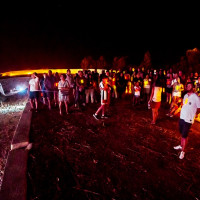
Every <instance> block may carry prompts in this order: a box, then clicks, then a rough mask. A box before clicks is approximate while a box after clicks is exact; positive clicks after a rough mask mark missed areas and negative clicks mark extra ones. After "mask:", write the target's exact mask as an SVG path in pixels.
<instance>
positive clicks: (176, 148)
mask: <svg viewBox="0 0 200 200" xmlns="http://www.w3.org/2000/svg"><path fill="white" fill-rule="evenodd" d="M174 149H175V150H181V149H182V146H181V145H178V146H175V147H174Z"/></svg>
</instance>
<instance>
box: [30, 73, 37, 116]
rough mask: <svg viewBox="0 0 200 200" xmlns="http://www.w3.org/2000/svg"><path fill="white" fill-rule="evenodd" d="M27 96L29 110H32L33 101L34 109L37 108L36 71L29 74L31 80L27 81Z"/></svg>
mask: <svg viewBox="0 0 200 200" xmlns="http://www.w3.org/2000/svg"><path fill="white" fill-rule="evenodd" d="M28 91H29V98H30V103H31V110H34V102H35V109H36V110H35V111H36V112H37V110H38V98H39V78H38V77H37V73H33V74H32V75H31V80H30V81H29V90H28Z"/></svg>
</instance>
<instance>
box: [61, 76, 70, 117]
mask: <svg viewBox="0 0 200 200" xmlns="http://www.w3.org/2000/svg"><path fill="white" fill-rule="evenodd" d="M58 90H59V92H58V101H59V109H60V115H63V113H62V102H64V104H65V109H66V114H68V102H69V90H70V84H69V82H68V81H67V80H66V75H65V74H61V75H60V81H59V82H58Z"/></svg>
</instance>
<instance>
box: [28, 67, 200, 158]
mask: <svg viewBox="0 0 200 200" xmlns="http://www.w3.org/2000/svg"><path fill="white" fill-rule="evenodd" d="M126 94H130V95H132V97H133V98H132V105H133V106H137V105H138V104H141V103H143V104H144V105H145V106H147V107H148V108H149V109H150V108H151V109H152V122H151V124H156V121H157V118H158V111H159V108H160V106H161V101H162V102H163V101H165V102H166V104H169V107H170V108H169V112H168V113H167V115H168V116H169V117H173V116H174V115H178V114H180V119H181V120H180V124H179V127H180V133H181V134H182V139H181V145H179V146H177V147H175V149H181V150H182V151H181V154H180V157H179V158H180V159H182V158H184V154H185V145H186V138H187V136H188V132H189V129H190V126H191V124H192V123H193V121H194V118H195V115H196V111H197V108H200V75H199V74H198V73H197V72H195V73H190V74H189V75H188V74H187V76H186V74H184V73H183V72H182V71H178V72H174V71H173V70H172V69H171V68H170V69H169V70H162V69H160V70H154V69H148V70H144V69H137V70H135V69H132V68H129V70H125V71H121V70H118V71H114V70H107V71H105V70H102V73H101V74H99V73H97V70H95V71H90V70H83V71H79V72H78V73H77V74H75V75H72V74H71V71H70V69H68V70H67V71H66V74H60V75H59V74H58V73H55V74H52V71H51V70H49V71H48V74H46V73H44V74H43V75H42V76H41V77H40V76H38V75H37V74H36V73H33V74H32V75H31V80H30V81H29V98H30V103H31V110H34V111H35V112H37V111H38V99H39V98H42V102H43V106H46V105H47V106H48V109H49V110H51V108H52V105H53V104H54V105H55V106H57V105H59V112H60V115H63V104H64V105H65V106H64V107H65V112H66V114H69V104H70V105H74V107H76V108H79V107H80V106H86V105H87V104H93V103H98V102H100V104H101V105H100V107H99V108H98V109H97V111H96V112H95V113H94V114H93V116H94V118H95V119H96V120H99V115H100V113H102V114H101V118H107V117H108V116H107V115H106V110H107V107H109V106H110V104H111V103H112V101H113V100H114V99H118V98H119V99H121V98H123V96H124V95H126ZM188 99H189V100H188ZM188 106H189V107H188Z"/></svg>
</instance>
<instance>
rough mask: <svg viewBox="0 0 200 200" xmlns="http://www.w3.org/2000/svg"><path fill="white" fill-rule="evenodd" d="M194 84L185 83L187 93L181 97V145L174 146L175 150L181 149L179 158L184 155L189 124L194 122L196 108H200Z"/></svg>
mask: <svg viewBox="0 0 200 200" xmlns="http://www.w3.org/2000/svg"><path fill="white" fill-rule="evenodd" d="M193 88H194V84H193V83H192V82H188V83H187V87H186V89H187V94H186V95H185V96H184V98H183V107H182V109H181V114H180V121H179V131H180V133H181V145H178V146H176V147H174V149H176V150H181V153H180V156H179V158H180V159H183V158H184V156H185V147H186V142H187V137H188V133H189V130H190V127H191V125H192V124H193V123H194V118H195V115H196V112H197V109H198V108H200V98H199V97H198V96H197V95H196V94H195V93H194V92H193Z"/></svg>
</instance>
